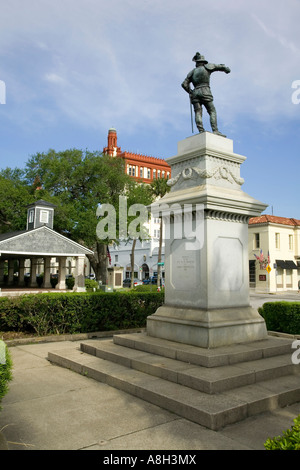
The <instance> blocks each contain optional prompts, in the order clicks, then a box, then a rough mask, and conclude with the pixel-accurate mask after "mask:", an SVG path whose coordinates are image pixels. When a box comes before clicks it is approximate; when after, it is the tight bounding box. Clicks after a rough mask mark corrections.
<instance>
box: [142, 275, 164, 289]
mask: <svg viewBox="0 0 300 470" xmlns="http://www.w3.org/2000/svg"><path fill="white" fill-rule="evenodd" d="M143 284H145V285H147V284H155V285H157V276H151V277H149V278H148V279H144V280H143ZM160 285H161V287H164V286H165V280H164V279H163V278H162V277H161V278H160Z"/></svg>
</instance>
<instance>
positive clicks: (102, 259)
mask: <svg viewBox="0 0 300 470" xmlns="http://www.w3.org/2000/svg"><path fill="white" fill-rule="evenodd" d="M88 259H89V261H90V263H91V266H92V268H93V270H94V272H95V276H96V280H97V281H101V282H102V285H104V286H106V282H107V246H106V245H103V244H102V243H98V242H97V246H96V250H95V252H94V254H93V255H88Z"/></svg>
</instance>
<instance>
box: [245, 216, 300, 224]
mask: <svg viewBox="0 0 300 470" xmlns="http://www.w3.org/2000/svg"><path fill="white" fill-rule="evenodd" d="M267 223H273V224H281V225H292V226H295V225H297V226H300V220H298V219H292V218H291V219H290V218H288V217H277V216H276V215H260V216H259V217H252V218H251V219H250V220H249V225H255V224H267Z"/></svg>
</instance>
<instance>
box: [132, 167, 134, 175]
mask: <svg viewBox="0 0 300 470" xmlns="http://www.w3.org/2000/svg"><path fill="white" fill-rule="evenodd" d="M132 176H135V166H133V167H132Z"/></svg>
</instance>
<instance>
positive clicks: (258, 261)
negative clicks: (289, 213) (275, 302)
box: [249, 215, 300, 292]
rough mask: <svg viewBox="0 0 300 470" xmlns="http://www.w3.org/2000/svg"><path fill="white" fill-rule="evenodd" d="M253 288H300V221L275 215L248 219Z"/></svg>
mask: <svg viewBox="0 0 300 470" xmlns="http://www.w3.org/2000/svg"><path fill="white" fill-rule="evenodd" d="M249 273H250V287H252V288H255V289H256V290H259V291H265V292H280V291H287V290H294V291H295V290H298V283H299V281H300V220H297V219H293V218H286V217H277V216H273V215H262V216H260V217H253V218H252V219H250V221H249Z"/></svg>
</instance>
